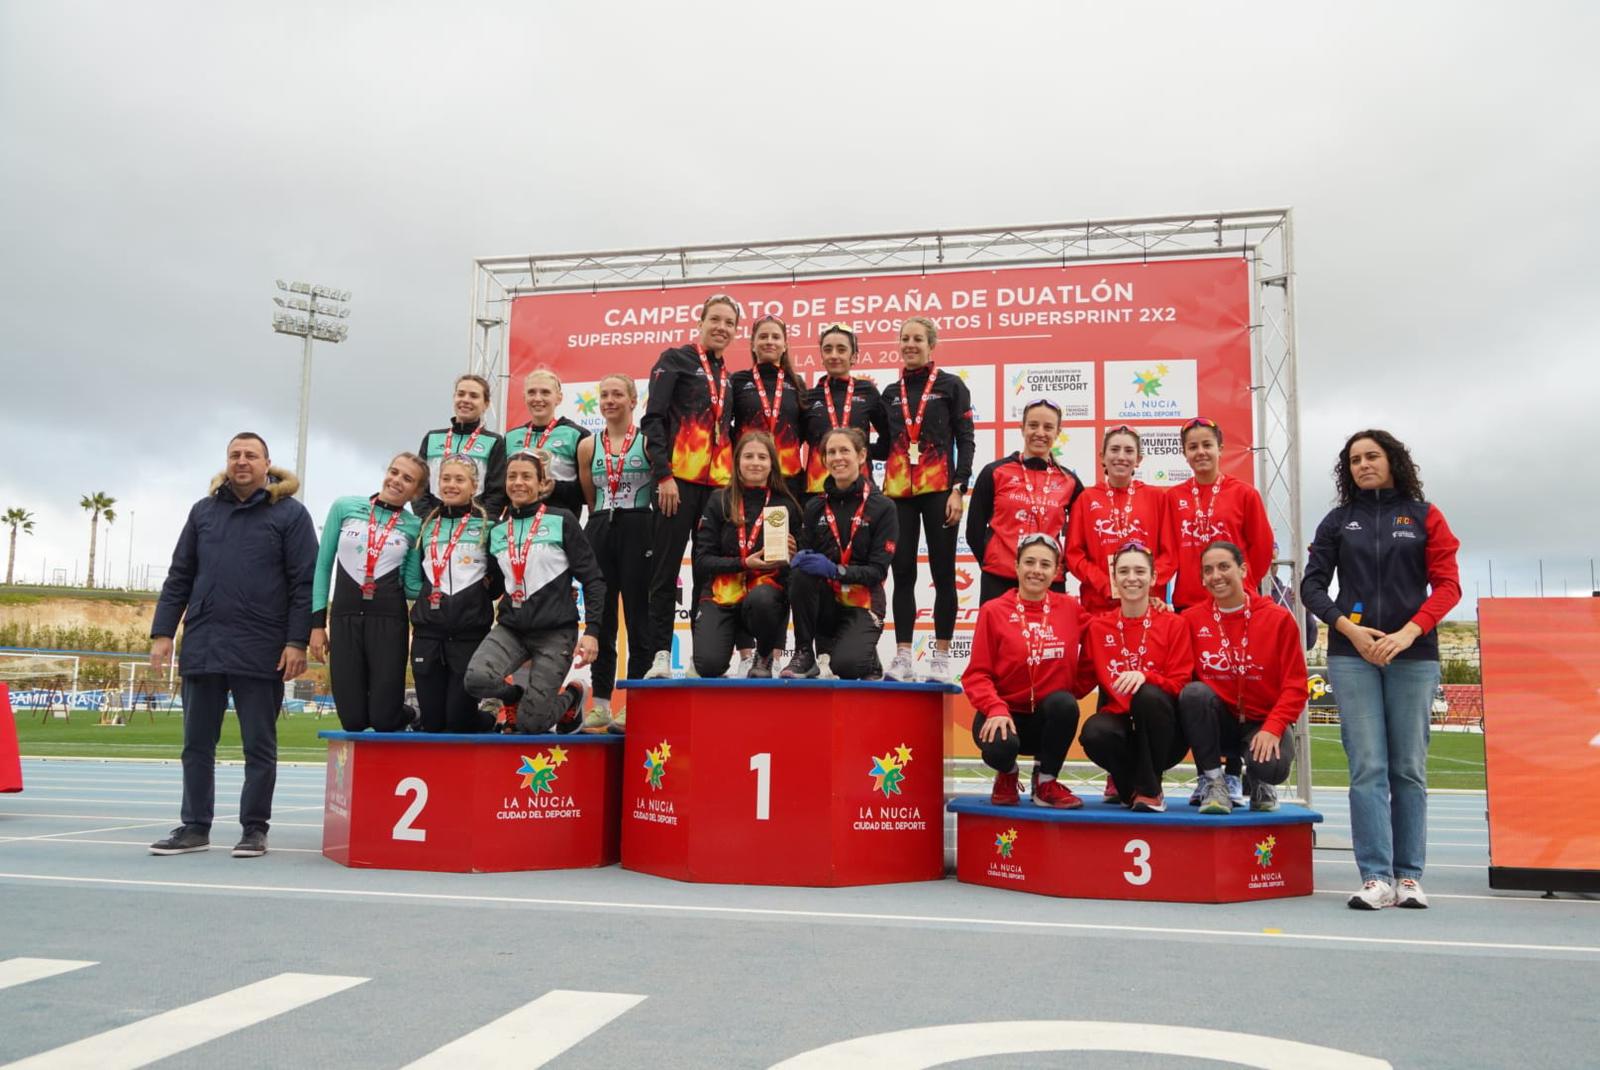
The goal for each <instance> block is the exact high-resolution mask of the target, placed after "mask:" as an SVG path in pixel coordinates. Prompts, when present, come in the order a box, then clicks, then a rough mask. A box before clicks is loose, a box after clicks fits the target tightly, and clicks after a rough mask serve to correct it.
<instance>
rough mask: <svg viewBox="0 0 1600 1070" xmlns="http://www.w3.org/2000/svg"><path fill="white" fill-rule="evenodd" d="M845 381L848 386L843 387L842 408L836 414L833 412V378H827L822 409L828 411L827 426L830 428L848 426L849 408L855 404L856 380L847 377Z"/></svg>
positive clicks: (852, 377)
mask: <svg viewBox="0 0 1600 1070" xmlns="http://www.w3.org/2000/svg"><path fill="white" fill-rule="evenodd" d="M846 381H847V382H848V383H849V384H850V385H849V386H847V387H845V391H844V407H843V408H842V409H840V410H839V412H838V413H837V414H836V413H835V412H834V411H833V377H832V376H829V377H828V389H827V392H826V396H825V397H824V398H823V403H822V407H823V408H824V409H826V410H827V411H828V425H829V426H830V427H849V426H850V406H851V405H853V404H854V403H855V397H856V380H855V377H854V376H847V377H846Z"/></svg>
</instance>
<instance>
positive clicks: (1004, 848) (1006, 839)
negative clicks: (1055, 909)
mask: <svg viewBox="0 0 1600 1070" xmlns="http://www.w3.org/2000/svg"><path fill="white" fill-rule="evenodd" d="M1016 846H1017V830H1016V829H1006V830H1005V831H1004V832H1002V833H1001V834H1000V835H998V836H996V837H995V838H994V853H995V854H997V855H999V856H1000V857H1001V858H1010V857H1011V852H1012V850H1013V849H1014V848H1015V847H1016Z"/></svg>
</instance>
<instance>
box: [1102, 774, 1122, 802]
mask: <svg viewBox="0 0 1600 1070" xmlns="http://www.w3.org/2000/svg"><path fill="white" fill-rule="evenodd" d="M1105 800H1106V802H1121V801H1122V796H1121V795H1120V794H1118V792H1117V786H1116V785H1115V784H1113V783H1112V782H1111V774H1110V773H1107V774H1106V792H1105Z"/></svg>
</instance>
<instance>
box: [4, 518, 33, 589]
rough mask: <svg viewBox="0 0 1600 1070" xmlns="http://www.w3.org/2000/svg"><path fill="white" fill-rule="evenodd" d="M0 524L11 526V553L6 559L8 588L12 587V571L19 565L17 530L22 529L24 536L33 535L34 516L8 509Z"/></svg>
mask: <svg viewBox="0 0 1600 1070" xmlns="http://www.w3.org/2000/svg"><path fill="white" fill-rule="evenodd" d="M0 524H10V525H11V553H10V554H9V555H7V557H6V586H7V587H9V586H11V577H12V575H13V572H12V569H13V567H14V566H15V565H16V563H17V529H18V528H21V529H22V532H23V534H25V535H32V534H33V514H32V513H30V512H28V511H27V510H26V509H7V510H6V512H5V515H4V516H0Z"/></svg>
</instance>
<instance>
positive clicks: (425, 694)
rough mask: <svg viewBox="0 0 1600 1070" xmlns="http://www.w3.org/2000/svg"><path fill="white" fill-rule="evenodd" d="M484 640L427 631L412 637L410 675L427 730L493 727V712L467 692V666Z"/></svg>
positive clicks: (465, 731) (450, 730)
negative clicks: (433, 634) (442, 636)
mask: <svg viewBox="0 0 1600 1070" xmlns="http://www.w3.org/2000/svg"><path fill="white" fill-rule="evenodd" d="M481 641H482V638H481V637H480V638H478V639H438V638H432V637H429V636H425V635H419V636H416V637H415V638H413V639H412V640H411V678H412V680H414V681H415V682H416V686H417V708H418V709H419V710H420V711H421V713H422V730H423V731H424V732H463V733H472V732H487V731H489V730H490V729H491V728H493V727H494V715H493V714H491V713H485V712H483V711H482V710H480V709H479V708H478V700H477V699H475V698H473V697H472V696H471V695H469V694H467V685H466V680H467V666H468V665H470V664H472V655H473V653H474V652H475V651H476V650H477V649H478V644H479V643H480V642H481Z"/></svg>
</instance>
